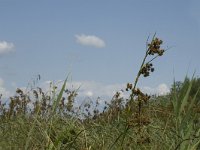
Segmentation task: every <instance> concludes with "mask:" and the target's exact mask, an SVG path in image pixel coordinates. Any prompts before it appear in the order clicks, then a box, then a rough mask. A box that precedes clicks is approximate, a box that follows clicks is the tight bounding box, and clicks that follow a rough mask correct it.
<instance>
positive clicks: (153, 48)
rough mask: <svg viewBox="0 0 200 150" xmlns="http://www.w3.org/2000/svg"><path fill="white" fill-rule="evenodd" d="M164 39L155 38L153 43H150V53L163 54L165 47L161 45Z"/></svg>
mask: <svg viewBox="0 0 200 150" xmlns="http://www.w3.org/2000/svg"><path fill="white" fill-rule="evenodd" d="M162 43H163V41H162V40H160V39H159V38H155V39H153V40H152V41H151V43H149V44H148V49H149V51H148V54H149V55H154V54H158V55H159V56H162V55H163V53H164V49H161V48H160V45H162Z"/></svg>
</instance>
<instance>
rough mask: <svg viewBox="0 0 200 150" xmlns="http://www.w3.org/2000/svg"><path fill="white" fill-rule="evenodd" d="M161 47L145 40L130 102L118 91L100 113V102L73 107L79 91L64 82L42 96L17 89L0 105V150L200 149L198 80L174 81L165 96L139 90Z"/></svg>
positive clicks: (39, 91) (156, 41) (129, 86)
mask: <svg viewBox="0 0 200 150" xmlns="http://www.w3.org/2000/svg"><path fill="white" fill-rule="evenodd" d="M162 43H163V41H162V40H160V39H158V38H156V37H155V35H154V36H153V37H152V40H151V41H150V42H148V41H147V44H146V47H147V48H146V52H145V56H144V59H143V61H142V64H141V66H140V69H139V71H138V74H137V76H136V79H135V81H134V83H128V84H127V88H126V89H125V91H124V92H128V93H129V94H130V97H129V98H128V99H125V98H123V97H121V95H120V94H121V93H120V92H117V93H116V94H115V95H114V96H113V98H112V100H111V101H110V103H108V102H105V106H103V107H104V109H103V110H102V111H100V110H99V108H101V107H102V106H99V105H100V104H99V103H98V99H97V101H96V102H95V103H92V102H91V103H85V104H83V105H80V106H79V107H75V106H74V101H75V100H76V96H77V94H78V91H77V90H76V89H75V90H69V89H67V87H66V84H67V79H66V80H65V81H64V83H63V85H62V87H61V89H60V90H58V89H57V87H56V85H52V86H51V88H50V90H49V92H46V93H45V92H43V90H42V89H41V88H39V87H35V88H31V90H30V91H29V92H27V93H25V92H24V91H23V90H21V89H17V90H16V95H15V96H13V97H10V102H9V104H8V105H6V104H3V103H1V101H0V139H1V140H0V149H5V150H6V149H71V150H73V149H74V150H76V149H77V150H92V149H94V150H96V149H100V150H108V149H113V150H115V149H125V150H126V149H152V150H160V149H166V150H168V149H172V150H186V149H187V150H188V149H200V92H199V87H200V78H197V77H192V78H191V79H189V78H187V77H186V78H185V80H184V81H183V82H174V84H173V86H172V88H171V91H170V93H169V94H167V95H165V96H150V95H147V94H145V93H143V92H142V91H141V90H140V89H139V88H138V87H137V83H138V81H139V78H140V77H141V76H144V77H148V76H149V75H150V73H151V72H153V71H154V68H153V63H152V62H153V60H155V59H156V58H158V57H160V56H162V55H163V54H164V53H165V52H166V50H164V49H161V45H162ZM38 79H40V76H39V78H38ZM0 100H1V98H0ZM92 106H93V107H92Z"/></svg>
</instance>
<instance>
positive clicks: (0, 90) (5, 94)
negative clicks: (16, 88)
mask: <svg viewBox="0 0 200 150" xmlns="http://www.w3.org/2000/svg"><path fill="white" fill-rule="evenodd" d="M0 94H2V98H8V97H10V96H11V92H10V91H8V90H7V89H6V88H5V87H4V80H3V79H2V78H0Z"/></svg>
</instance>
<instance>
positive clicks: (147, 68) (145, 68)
mask: <svg viewBox="0 0 200 150" xmlns="http://www.w3.org/2000/svg"><path fill="white" fill-rule="evenodd" d="M150 72H154V68H153V64H152V63H146V64H145V65H144V66H143V67H142V68H141V70H140V73H141V74H143V76H144V77H148V76H149V74H150Z"/></svg>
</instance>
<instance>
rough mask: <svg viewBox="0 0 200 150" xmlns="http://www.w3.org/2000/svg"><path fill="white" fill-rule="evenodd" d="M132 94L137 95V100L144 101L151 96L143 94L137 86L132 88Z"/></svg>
mask: <svg viewBox="0 0 200 150" xmlns="http://www.w3.org/2000/svg"><path fill="white" fill-rule="evenodd" d="M133 94H134V95H135V96H137V97H138V101H144V102H145V103H146V102H147V101H148V100H149V99H150V98H151V96H149V95H148V94H144V93H143V92H141V91H140V89H139V88H137V89H136V90H134V89H133Z"/></svg>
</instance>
